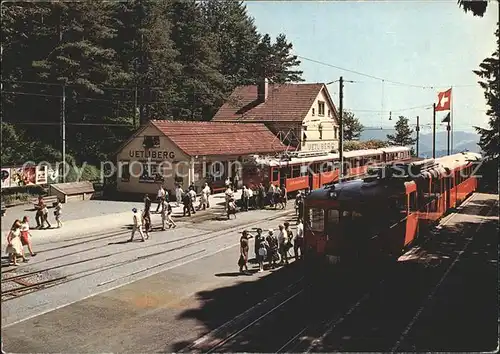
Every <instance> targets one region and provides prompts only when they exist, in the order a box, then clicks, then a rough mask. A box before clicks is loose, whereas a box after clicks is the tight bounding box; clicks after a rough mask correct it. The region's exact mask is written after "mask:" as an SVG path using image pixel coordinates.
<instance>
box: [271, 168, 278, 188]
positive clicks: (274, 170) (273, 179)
mask: <svg viewBox="0 0 500 354" xmlns="http://www.w3.org/2000/svg"><path fill="white" fill-rule="evenodd" d="M279 182H280V170H279V169H278V167H271V180H270V183H271V184H274V185H277V184H278V183H279Z"/></svg>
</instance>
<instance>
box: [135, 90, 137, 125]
mask: <svg viewBox="0 0 500 354" xmlns="http://www.w3.org/2000/svg"><path fill="white" fill-rule="evenodd" d="M136 123H137V85H135V94H134V129H135V128H136V127H137V126H136Z"/></svg>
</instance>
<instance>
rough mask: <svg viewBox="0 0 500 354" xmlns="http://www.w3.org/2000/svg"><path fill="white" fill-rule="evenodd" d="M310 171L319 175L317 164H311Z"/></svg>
mask: <svg viewBox="0 0 500 354" xmlns="http://www.w3.org/2000/svg"><path fill="white" fill-rule="evenodd" d="M311 169H312V171H313V173H319V163H313V164H312V165H311Z"/></svg>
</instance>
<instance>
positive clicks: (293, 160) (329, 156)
mask: <svg viewBox="0 0 500 354" xmlns="http://www.w3.org/2000/svg"><path fill="white" fill-rule="evenodd" d="M404 151H410V149H409V148H407V147H404V146H392V147H387V148H383V149H366V150H353V151H347V152H345V153H344V158H353V157H362V156H374V155H380V154H383V153H387V152H404ZM292 154H293V153H292ZM307 154H308V153H304V155H307ZM298 156H299V157H294V156H292V157H289V158H288V159H280V158H278V157H274V156H263V155H253V156H252V157H251V158H250V160H253V162H254V163H255V164H257V165H268V166H286V165H289V164H304V163H311V162H318V161H333V160H336V161H338V159H339V157H340V156H339V154H338V153H327V152H325V153H324V154H321V153H318V155H317V156H304V157H301V156H300V152H298Z"/></svg>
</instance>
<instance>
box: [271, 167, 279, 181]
mask: <svg viewBox="0 0 500 354" xmlns="http://www.w3.org/2000/svg"><path fill="white" fill-rule="evenodd" d="M279 172H280V171H279V170H278V169H277V168H273V179H272V180H273V181H277V180H279Z"/></svg>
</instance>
